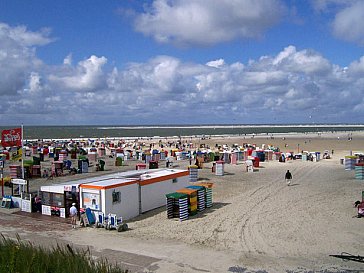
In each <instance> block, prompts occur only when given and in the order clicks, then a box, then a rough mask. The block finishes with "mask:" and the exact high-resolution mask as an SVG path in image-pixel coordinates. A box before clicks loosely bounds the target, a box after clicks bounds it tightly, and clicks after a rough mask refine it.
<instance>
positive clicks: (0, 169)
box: [0, 160, 5, 197]
mask: <svg viewBox="0 0 364 273" xmlns="http://www.w3.org/2000/svg"><path fill="white" fill-rule="evenodd" d="M4 163H5V161H4V160H0V176H1V197H3V196H4V178H3V175H4Z"/></svg>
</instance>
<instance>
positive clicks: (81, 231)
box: [0, 132, 364, 272]
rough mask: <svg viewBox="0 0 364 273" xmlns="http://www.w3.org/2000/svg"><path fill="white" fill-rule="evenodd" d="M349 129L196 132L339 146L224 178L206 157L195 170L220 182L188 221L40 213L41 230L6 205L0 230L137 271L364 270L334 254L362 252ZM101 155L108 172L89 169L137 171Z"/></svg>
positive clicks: (359, 137) (240, 168) (358, 136)
mask: <svg viewBox="0 0 364 273" xmlns="http://www.w3.org/2000/svg"><path fill="white" fill-rule="evenodd" d="M349 134H350V132H340V133H336V132H335V133H321V134H294V135H293V134H292V135H284V136H283V135H274V136H273V138H272V137H271V136H254V137H253V136H239V137H236V136H235V137H220V138H213V139H204V140H200V139H193V142H195V144H196V145H197V144H202V143H204V144H208V145H210V147H212V148H214V147H215V145H216V144H220V145H223V144H227V145H232V144H234V143H236V144H239V145H241V144H243V143H250V144H256V145H257V146H258V147H261V146H262V144H265V145H272V146H275V147H280V149H281V151H283V152H285V151H287V152H288V151H294V152H295V153H297V151H301V150H305V151H319V152H321V154H322V153H323V152H324V150H329V151H330V153H331V151H332V150H334V154H333V155H332V158H331V159H324V160H320V161H319V162H311V161H305V162H303V161H301V160H290V161H286V162H285V163H281V162H278V161H266V162H261V164H260V167H259V168H256V170H255V171H254V172H253V173H247V172H245V171H244V165H243V164H242V163H239V164H237V165H231V164H226V165H225V175H224V176H215V174H214V173H212V171H211V167H212V163H206V164H204V168H203V169H201V170H199V182H200V181H208V182H213V183H214V188H213V207H212V208H210V209H207V210H205V211H204V212H202V213H199V214H197V215H196V216H193V217H190V218H189V219H188V220H187V221H183V222H180V221H178V220H176V219H167V216H166V209H165V208H164V207H163V208H160V209H156V210H153V211H150V212H147V213H145V214H143V215H141V216H139V217H137V218H135V219H132V220H131V221H128V225H129V228H130V230H128V231H126V232H122V233H118V232H116V231H114V232H112V231H106V230H104V229H93V228H78V229H76V230H71V226H70V225H69V224H64V225H62V224H59V225H60V226H59V227H58V226H55V227H56V228H50V227H49V226H51V225H52V223H53V222H44V221H43V223H44V224H43V225H44V226H43V227H42V228H41V227H39V228H37V229H34V228H30V227H29V225H26V224H22V223H25V222H26V221H28V217H25V216H19V215H16V214H9V213H8V211H5V210H6V209H1V210H0V224H1V226H0V232H1V233H2V234H4V235H8V236H14V234H15V233H19V234H20V235H21V237H22V238H25V239H29V240H35V241H37V242H38V243H40V242H43V241H44V243H45V244H46V243H49V242H50V240H55V241H57V242H68V243H71V244H73V245H75V246H88V247H90V248H91V251H93V252H94V253H95V255H96V254H97V255H104V256H105V257H107V258H108V259H109V260H110V261H118V262H119V263H121V264H123V265H124V266H126V267H127V268H129V269H131V270H132V272H345V271H347V272H364V266H363V264H362V263H358V262H353V261H349V262H346V261H343V260H341V259H338V258H334V257H331V256H329V255H332V254H341V253H342V252H346V253H350V254H353V255H364V236H363V232H362V230H363V228H364V220H363V219H359V218H355V216H356V209H355V208H354V207H353V203H354V202H355V201H356V200H361V193H362V190H364V187H363V185H364V184H363V183H364V182H363V181H362V180H356V179H355V172H354V171H345V170H344V166H343V165H342V164H341V163H340V159H341V158H343V157H344V156H345V155H349V154H350V153H351V152H354V151H361V150H364V133H362V132H353V133H352V135H350V136H351V137H352V139H351V140H350V141H349V140H348V136H349ZM189 140H190V139H189ZM105 161H107V163H106V169H107V170H108V171H106V172H94V171H92V172H91V173H89V174H85V176H86V175H87V176H91V175H102V174H105V173H109V172H115V171H124V170H132V169H135V164H136V163H137V162H136V161H127V162H126V164H127V166H122V167H116V166H113V159H108V158H107V157H106V158H105ZM162 164H163V163H162ZM176 165H177V166H176ZM188 165H189V162H188V161H175V168H182V169H185V168H187V166H188ZM287 170H290V171H291V173H292V175H293V181H292V185H291V186H287V185H286V184H285V181H284V174H285V172H286V171H287ZM73 177H75V178H76V177H77V178H81V177H84V175H75V176H72V178H71V179H73ZM69 180H70V176H68V177H61V178H55V179H54V180H53V181H49V180H47V181H45V179H36V180H34V181H33V183H32V185H31V187H32V188H37V187H39V186H40V185H42V184H46V183H57V182H61V181H69ZM191 184H193V183H191ZM29 221H30V220H29ZM11 223H17V224H13V225H12V224H11ZM47 225H48V227H47ZM57 225H58V224H57ZM39 226H40V225H39ZM97 255H96V256H97ZM325 270H326V271H325ZM350 270H351V271H350Z"/></svg>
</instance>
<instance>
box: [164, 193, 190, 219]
mask: <svg viewBox="0 0 364 273" xmlns="http://www.w3.org/2000/svg"><path fill="white" fill-rule="evenodd" d="M166 198H167V217H168V219H169V218H179V220H180V221H184V220H187V219H188V195H187V194H184V193H177V192H173V193H169V194H166Z"/></svg>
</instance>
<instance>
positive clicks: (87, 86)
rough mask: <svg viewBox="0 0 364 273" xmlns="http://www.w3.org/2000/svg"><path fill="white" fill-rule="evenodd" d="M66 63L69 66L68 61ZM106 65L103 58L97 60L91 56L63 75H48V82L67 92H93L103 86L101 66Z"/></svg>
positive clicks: (105, 60)
mask: <svg viewBox="0 0 364 273" xmlns="http://www.w3.org/2000/svg"><path fill="white" fill-rule="evenodd" d="M67 58H69V57H67ZM67 58H66V59H67ZM66 63H67V64H69V62H68V61H66ZM106 63H107V59H106V58H105V57H100V58H99V57H97V56H94V55H93V56H91V57H90V58H88V59H87V60H83V61H80V62H79V63H78V65H77V67H76V68H73V67H70V69H69V70H68V71H63V72H62V73H64V74H65V75H55V74H52V75H50V76H49V80H50V82H54V83H55V84H57V85H59V86H60V87H61V88H65V89H69V90H85V91H87V90H94V89H96V88H100V87H101V86H102V85H103V84H104V80H105V79H104V77H103V71H102V66H103V65H105V64H106Z"/></svg>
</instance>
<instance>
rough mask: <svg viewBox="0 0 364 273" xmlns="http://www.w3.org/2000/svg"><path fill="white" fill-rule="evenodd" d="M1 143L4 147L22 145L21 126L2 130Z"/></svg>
mask: <svg viewBox="0 0 364 273" xmlns="http://www.w3.org/2000/svg"><path fill="white" fill-rule="evenodd" d="M1 145H2V146H3V147H9V146H18V147H21V146H22V141H21V128H15V129H9V130H3V131H2V132H1Z"/></svg>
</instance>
